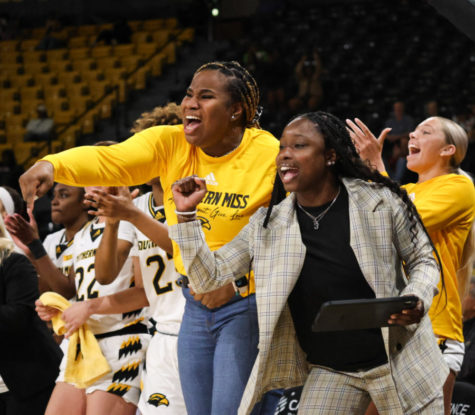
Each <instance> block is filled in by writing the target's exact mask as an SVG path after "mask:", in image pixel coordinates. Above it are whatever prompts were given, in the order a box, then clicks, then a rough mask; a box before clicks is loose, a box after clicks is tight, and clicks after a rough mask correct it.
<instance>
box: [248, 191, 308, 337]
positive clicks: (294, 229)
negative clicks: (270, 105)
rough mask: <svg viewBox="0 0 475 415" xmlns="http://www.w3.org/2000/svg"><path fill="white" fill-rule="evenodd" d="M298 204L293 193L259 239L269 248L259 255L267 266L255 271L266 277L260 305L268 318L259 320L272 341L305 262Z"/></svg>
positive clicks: (258, 295)
mask: <svg viewBox="0 0 475 415" xmlns="http://www.w3.org/2000/svg"><path fill="white" fill-rule="evenodd" d="M294 204H295V196H294V195H293V194H291V195H289V196H288V197H287V198H286V199H285V200H284V201H283V202H282V203H281V204H279V205H278V206H276V208H275V212H273V215H272V220H271V221H270V222H269V225H268V228H267V229H264V228H262V229H260V231H259V233H260V235H259V239H260V240H261V241H263V240H265V241H266V245H267V246H266V248H265V249H264V250H263V251H262V252H260V253H259V255H260V258H259V262H258V263H259V264H264V265H263V266H262V267H261V268H259V269H256V270H255V271H256V275H263V278H261V279H260V280H261V281H259V280H258V279H256V285H257V287H256V302H257V307H258V309H259V310H261V311H260V312H259V316H260V317H261V316H263V319H264V318H265V321H262V320H263V319H262V320H260V321H259V325H260V330H261V335H263V338H266V340H268V341H269V342H270V337H269V338H268V339H267V336H270V335H271V334H272V333H273V330H274V327H275V325H276V323H277V320H278V319H279V317H280V315H281V313H282V310H283V308H284V306H285V305H286V303H287V298H288V296H289V294H290V293H291V292H292V290H293V288H294V285H295V283H296V282H297V279H298V278H299V275H300V271H301V269H302V265H303V261H304V259H305V252H306V250H305V246H304V244H303V242H302V238H301V236H300V228H299V224H298V221H297V218H296V213H295V208H294ZM274 213H275V214H276V215H275V216H274ZM263 310H265V311H264V313H262V311H263ZM261 340H262V339H261Z"/></svg>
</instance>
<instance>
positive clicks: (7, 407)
mask: <svg viewBox="0 0 475 415" xmlns="http://www.w3.org/2000/svg"><path fill="white" fill-rule="evenodd" d="M54 386H55V384H54V383H53V384H52V385H50V386H48V387H47V388H46V389H43V390H42V391H40V392H38V393H36V394H35V395H31V396H29V397H28V398H26V399H19V398H17V397H15V396H14V395H13V394H12V393H11V392H5V393H0V415H44V413H45V411H46V406H47V405H48V401H49V398H50V396H51V393H52V392H53V388H54Z"/></svg>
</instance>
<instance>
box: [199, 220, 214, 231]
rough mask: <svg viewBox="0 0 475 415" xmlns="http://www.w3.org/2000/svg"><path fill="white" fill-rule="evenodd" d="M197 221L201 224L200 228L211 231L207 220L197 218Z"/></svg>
mask: <svg viewBox="0 0 475 415" xmlns="http://www.w3.org/2000/svg"><path fill="white" fill-rule="evenodd" d="M197 219H199V221H200V222H201V227H202V228H204V229H206V230H208V231H209V230H211V224H210V223H209V220H208V219H207V218H205V217H203V216H197Z"/></svg>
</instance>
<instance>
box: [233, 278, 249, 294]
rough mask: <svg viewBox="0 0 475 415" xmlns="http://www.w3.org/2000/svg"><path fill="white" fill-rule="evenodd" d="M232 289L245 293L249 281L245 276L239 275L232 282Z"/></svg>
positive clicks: (238, 292) (237, 292)
mask: <svg viewBox="0 0 475 415" xmlns="http://www.w3.org/2000/svg"><path fill="white" fill-rule="evenodd" d="M233 285H234V289H235V290H236V294H240V295H242V294H245V293H246V292H247V290H248V285H249V281H248V280H247V278H246V276H244V277H241V278H239V279H237V280H235V281H234V282H233Z"/></svg>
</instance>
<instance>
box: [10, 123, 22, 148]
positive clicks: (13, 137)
mask: <svg viewBox="0 0 475 415" xmlns="http://www.w3.org/2000/svg"><path fill="white" fill-rule="evenodd" d="M25 132H26V130H25V127H23V126H22V125H14V126H12V127H10V128H9V127H8V125H7V129H6V134H7V141H8V142H9V143H13V146H14V147H15V146H16V144H17V143H21V142H23V137H25ZM15 151H16V150H15Z"/></svg>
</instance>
